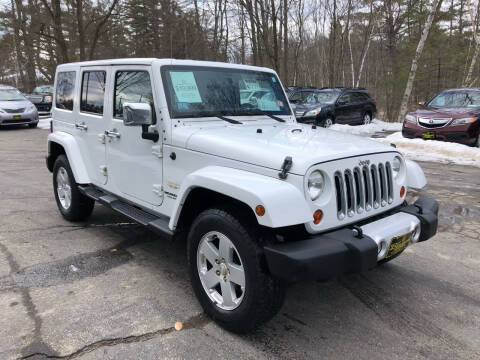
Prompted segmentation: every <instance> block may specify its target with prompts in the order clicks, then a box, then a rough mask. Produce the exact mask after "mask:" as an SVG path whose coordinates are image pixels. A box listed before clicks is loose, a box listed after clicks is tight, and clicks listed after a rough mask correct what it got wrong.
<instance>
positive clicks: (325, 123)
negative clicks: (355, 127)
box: [323, 118, 333, 128]
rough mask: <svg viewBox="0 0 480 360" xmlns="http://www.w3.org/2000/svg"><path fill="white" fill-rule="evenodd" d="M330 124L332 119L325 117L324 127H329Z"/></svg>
mask: <svg viewBox="0 0 480 360" xmlns="http://www.w3.org/2000/svg"><path fill="white" fill-rule="evenodd" d="M332 125H333V120H332V119H330V118H326V119H325V121H324V122H323V127H324V128H329V127H330V126H332Z"/></svg>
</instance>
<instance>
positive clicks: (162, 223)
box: [78, 185, 173, 237]
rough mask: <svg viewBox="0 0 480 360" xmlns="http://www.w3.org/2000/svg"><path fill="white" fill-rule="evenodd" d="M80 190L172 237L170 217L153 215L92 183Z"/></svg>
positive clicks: (142, 223)
mask: <svg viewBox="0 0 480 360" xmlns="http://www.w3.org/2000/svg"><path fill="white" fill-rule="evenodd" d="M78 190H79V191H80V192H81V193H82V194H83V195H85V196H88V197H89V198H91V199H93V200H95V201H98V202H99V203H101V204H102V205H105V206H108V207H109V208H111V209H113V210H115V211H117V212H119V213H120V214H123V215H125V216H127V217H129V218H130V219H132V220H134V221H136V222H138V223H139V224H141V225H143V226H146V227H148V228H149V229H150V230H152V231H154V232H156V233H157V234H161V235H164V236H168V237H172V236H173V231H172V230H170V228H169V227H168V218H167V217H166V216H165V217H159V216H155V215H152V214H150V213H148V212H146V211H143V210H141V209H139V208H137V207H135V206H132V205H130V204H127V203H126V202H124V201H122V200H120V199H119V198H117V197H116V196H114V195H111V194H107V193H106V192H103V191H102V190H99V189H97V188H96V187H94V186H91V185H85V186H79V187H78Z"/></svg>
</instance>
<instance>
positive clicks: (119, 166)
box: [106, 65, 163, 206]
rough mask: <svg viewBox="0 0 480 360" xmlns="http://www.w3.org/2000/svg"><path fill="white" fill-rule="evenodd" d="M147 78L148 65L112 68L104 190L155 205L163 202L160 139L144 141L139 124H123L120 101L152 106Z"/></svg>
mask: <svg viewBox="0 0 480 360" xmlns="http://www.w3.org/2000/svg"><path fill="white" fill-rule="evenodd" d="M151 79H152V76H151V70H150V67H148V66H133V65H131V66H116V67H112V81H111V83H112V88H113V89H112V94H113V97H112V100H113V101H112V102H113V104H112V107H111V108H112V109H113V111H112V114H111V117H110V122H109V127H108V129H107V133H106V144H107V169H108V177H109V181H108V184H107V189H108V190H109V191H111V192H113V193H116V194H120V195H124V196H125V197H126V198H127V199H129V198H131V200H137V201H138V200H140V201H141V202H143V203H144V205H149V204H150V205H154V206H158V205H160V204H161V203H162V201H163V189H162V151H161V149H162V142H161V139H160V140H159V141H158V142H156V143H154V142H153V141H151V140H144V139H142V131H143V130H142V127H141V126H125V125H124V123H123V104H124V103H127V102H130V103H148V104H151V105H154V96H153V90H152V82H151ZM154 113H155V111H154ZM154 119H155V116H154Z"/></svg>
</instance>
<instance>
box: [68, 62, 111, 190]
mask: <svg viewBox="0 0 480 360" xmlns="http://www.w3.org/2000/svg"><path fill="white" fill-rule="evenodd" d="M109 76H110V69H109V68H108V67H84V68H81V71H80V86H79V90H78V93H79V95H78V98H79V99H80V104H79V108H78V113H77V114H76V116H75V125H74V126H75V129H74V131H75V132H76V138H77V140H78V141H79V143H80V147H81V151H82V156H83V158H84V161H85V164H86V166H87V167H88V173H89V176H90V179H91V181H92V183H93V184H95V185H99V186H103V185H104V184H105V183H106V182H107V172H106V168H105V137H104V132H105V130H106V128H107V126H108V117H107V112H108V111H106V110H107V106H106V97H105V94H106V92H107V91H108V79H109Z"/></svg>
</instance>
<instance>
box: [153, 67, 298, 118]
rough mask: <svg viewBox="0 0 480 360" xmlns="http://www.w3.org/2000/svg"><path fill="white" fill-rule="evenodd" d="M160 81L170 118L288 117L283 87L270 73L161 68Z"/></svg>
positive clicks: (219, 69)
mask: <svg viewBox="0 0 480 360" xmlns="http://www.w3.org/2000/svg"><path fill="white" fill-rule="evenodd" d="M162 77H163V82H164V87H165V93H166V97H167V102H168V109H169V111H170V116H171V117H172V118H187V117H206V116H215V115H230V116H234V115H255V114H258V115H260V114H270V115H290V108H289V106H288V102H287V99H286V98H285V95H284V93H283V89H282V85H281V84H280V81H279V80H278V78H277V76H276V75H275V74H272V73H268V72H262V71H251V70H241V69H224V68H211V67H197V66H164V67H163V68H162Z"/></svg>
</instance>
